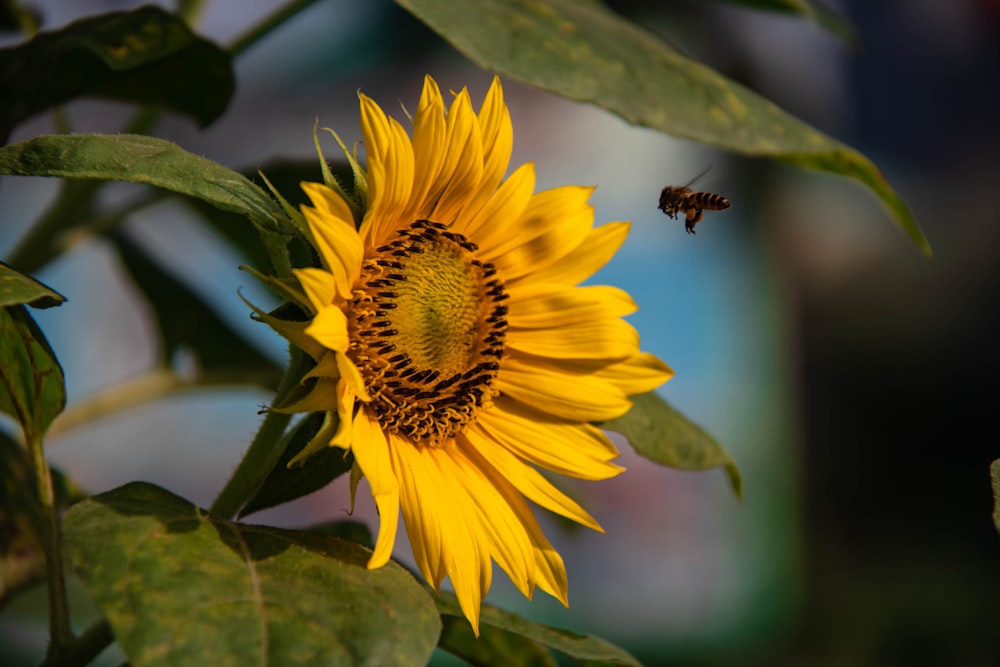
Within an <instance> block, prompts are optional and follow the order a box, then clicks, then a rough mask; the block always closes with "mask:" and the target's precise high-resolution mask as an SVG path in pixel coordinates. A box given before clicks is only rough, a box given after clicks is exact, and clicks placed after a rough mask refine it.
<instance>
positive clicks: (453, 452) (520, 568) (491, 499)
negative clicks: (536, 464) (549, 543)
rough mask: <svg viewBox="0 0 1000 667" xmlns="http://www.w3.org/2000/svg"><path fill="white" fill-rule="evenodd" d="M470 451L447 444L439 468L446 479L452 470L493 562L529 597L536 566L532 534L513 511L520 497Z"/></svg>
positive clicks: (439, 456)
mask: <svg viewBox="0 0 1000 667" xmlns="http://www.w3.org/2000/svg"><path fill="white" fill-rule="evenodd" d="M468 447H469V445H468V444H466V448H465V449H462V448H460V447H458V446H457V445H456V443H455V442H449V443H447V445H446V449H443V450H441V454H440V455H438V462H439V465H440V466H441V468H442V470H443V471H444V472H445V475H446V476H448V475H449V468H451V471H450V472H451V473H452V476H453V477H454V479H455V480H456V481H457V482H458V483H459V484H460V485H461V486H462V488H463V490H464V491H465V494H466V496H465V497H464V498H462V499H461V500H462V502H463V503H464V504H465V505H467V506H469V507H471V508H472V509H473V510H474V511H475V519H476V522H477V526H476V527H477V528H478V529H479V530H480V531H481V532H482V534H483V536H484V538H485V540H486V542H487V543H488V544H489V545H490V553H491V554H492V556H493V558H495V559H496V561H497V563H498V564H499V565H500V567H502V568H503V570H504V571H505V572H506V573H507V575H508V576H509V577H510V580H511V581H512V582H513V583H514V585H515V586H516V587H517V588H518V590H520V591H521V592H522V593H523V594H524V595H528V594H529V592H530V580H531V579H532V574H533V570H534V562H533V561H530V560H529V559H528V557H529V556H530V554H531V542H530V540H529V538H528V534H527V533H526V532H525V530H524V526H523V525H522V524H521V521H520V520H519V519H518V517H517V516H516V515H515V514H514V513H513V512H512V511H511V502H514V496H517V493H516V491H515V492H513V493H506V494H505V493H503V492H502V490H501V487H499V486H498V485H497V483H496V481H497V478H498V474H497V471H496V470H495V469H494V468H493V467H492V466H490V465H489V463H487V462H486V461H485V460H484V459H481V458H478V457H476V459H477V460H476V461H475V462H474V461H473V459H470V458H469V457H468V456H467V454H468V453H469V452H468ZM517 497H518V499H519V498H520V496H517Z"/></svg>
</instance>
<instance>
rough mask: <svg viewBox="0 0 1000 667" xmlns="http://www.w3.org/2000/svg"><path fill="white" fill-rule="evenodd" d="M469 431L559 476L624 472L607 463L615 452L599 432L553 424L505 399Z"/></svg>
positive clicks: (583, 426)
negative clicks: (488, 438) (482, 435)
mask: <svg viewBox="0 0 1000 667" xmlns="http://www.w3.org/2000/svg"><path fill="white" fill-rule="evenodd" d="M469 430H470V432H471V431H474V430H480V431H481V432H482V433H483V434H484V435H486V436H488V437H490V438H492V439H493V440H494V441H496V442H497V443H498V444H500V445H502V446H503V447H505V448H507V449H508V450H510V451H511V452H512V453H513V454H515V455H517V456H518V457H520V458H522V459H524V460H526V461H528V462H529V463H532V464H534V465H537V466H538V467H540V468H544V469H546V470H551V471H552V472H555V473H559V474H560V475H566V476H568V477H576V478H578V479H589V480H598V479H608V478H610V477H614V476H615V475H617V474H619V473H620V472H621V471H622V470H623V469H622V468H621V467H620V466H617V465H615V464H613V463H610V461H611V460H612V459H614V458H616V457H617V456H618V449H617V448H616V447H615V446H614V444H613V443H612V442H611V441H610V440H609V439H608V436H606V435H605V434H604V433H603V432H602V431H601V430H600V429H599V428H596V427H594V426H592V425H590V424H580V423H575V422H567V421H562V420H554V419H552V418H551V417H547V416H546V415H544V414H541V413H539V412H538V411H537V410H533V409H532V408H530V407H528V406H525V405H521V404H519V403H518V402H517V401H514V400H511V399H509V398H507V397H504V396H500V397H498V398H497V399H496V400H495V402H494V406H493V409H492V410H490V411H488V412H485V413H483V414H482V415H480V417H479V419H478V420H477V421H476V423H475V424H474V425H472V426H470V427H469Z"/></svg>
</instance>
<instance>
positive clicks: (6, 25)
mask: <svg viewBox="0 0 1000 667" xmlns="http://www.w3.org/2000/svg"><path fill="white" fill-rule="evenodd" d="M41 22H42V16H41V14H40V13H39V12H38V10H37V9H35V8H30V7H25V6H23V5H22V4H21V3H20V2H17V1H16V0H5V1H4V2H0V33H18V32H21V33H23V32H27V31H29V30H31V29H32V28H35V29H37V26H38V25H40V24H41Z"/></svg>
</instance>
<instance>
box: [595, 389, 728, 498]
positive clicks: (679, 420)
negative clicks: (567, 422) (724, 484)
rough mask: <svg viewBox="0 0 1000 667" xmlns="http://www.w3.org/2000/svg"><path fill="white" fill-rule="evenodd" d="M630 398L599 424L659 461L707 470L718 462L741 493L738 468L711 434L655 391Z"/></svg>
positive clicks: (639, 451)
mask: <svg viewBox="0 0 1000 667" xmlns="http://www.w3.org/2000/svg"><path fill="white" fill-rule="evenodd" d="M631 399H632V403H633V405H632V409H631V410H629V411H628V412H626V413H625V414H624V415H622V416H621V417H618V418H617V419H612V420H611V421H607V422H604V423H603V424H601V425H600V426H601V428H606V429H608V430H610V431H615V432H616V433H621V434H622V435H624V436H625V437H626V438H628V440H629V442H630V443H631V444H632V447H634V448H635V451H636V452H638V453H639V454H641V455H642V456H644V457H646V458H647V459H649V460H650V461H655V462H656V463H659V464H661V465H665V466H669V467H671V468H677V469H679V470H711V469H712V468H718V467H720V466H722V467H723V468H725V470H726V475H728V476H729V483H730V484H731V485H732V487H733V492H734V493H736V495H737V497H742V494H743V482H742V479H741V477H740V471H739V469H738V468H737V467H736V464H735V463H734V462H733V460H732V459H731V458H730V457H729V454H727V453H726V451H725V450H724V449H723V448H722V446H721V445H720V444H719V443H718V442H716V441H715V439H714V438H713V437H712V436H710V435H709V434H708V433H706V432H705V431H704V429H702V428H701V427H700V426H698V425H697V424H695V423H694V422H692V421H691V420H689V419H688V418H687V417H685V416H684V415H682V414H681V413H679V412H677V410H675V409H674V408H673V407H672V406H671V405H670V404H669V403H667V402H666V401H664V400H663V399H662V398H660V397H659V396H658V395H657V394H656V393H655V392H649V393H648V394H639V395H638V396H632V397H631Z"/></svg>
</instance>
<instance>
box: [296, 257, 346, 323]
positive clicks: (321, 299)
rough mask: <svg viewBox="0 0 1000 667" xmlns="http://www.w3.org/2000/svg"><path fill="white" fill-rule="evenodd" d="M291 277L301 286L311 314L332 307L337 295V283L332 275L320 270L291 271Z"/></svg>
mask: <svg viewBox="0 0 1000 667" xmlns="http://www.w3.org/2000/svg"><path fill="white" fill-rule="evenodd" d="M292 275H294V276H295V278H296V279H297V280H298V281H299V284H300V285H302V289H303V291H304V292H305V293H306V298H308V299H309V303H310V304H312V307H313V312H317V311H320V310H323V309H324V308H326V307H327V306H331V305H333V299H334V296H335V295H336V294H337V282H336V279H335V278H334V277H333V274H332V273H330V272H329V271H324V270H322V269H312V268H308V269H292Z"/></svg>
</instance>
